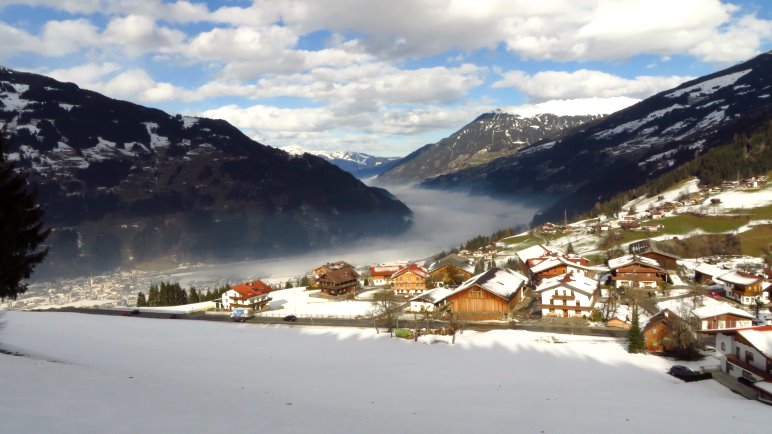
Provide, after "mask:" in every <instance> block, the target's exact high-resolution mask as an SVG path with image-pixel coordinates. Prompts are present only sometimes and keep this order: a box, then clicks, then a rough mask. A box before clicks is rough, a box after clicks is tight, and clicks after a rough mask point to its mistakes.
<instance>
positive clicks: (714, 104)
mask: <svg viewBox="0 0 772 434" xmlns="http://www.w3.org/2000/svg"><path fill="white" fill-rule="evenodd" d="M771 94H772V52H767V53H765V54H762V55H759V56H757V57H755V58H753V59H751V60H749V61H747V62H744V63H742V64H739V65H736V66H733V67H731V68H728V69H725V70H723V71H719V72H716V73H714V74H710V75H707V76H704V77H701V78H698V79H695V80H692V81H689V82H687V83H684V84H682V85H680V86H678V87H676V88H674V89H671V90H667V91H664V92H661V93H659V94H657V95H654V96H652V97H650V98H647V99H645V100H643V101H641V102H639V103H638V104H635V105H633V106H631V107H628V108H626V109H624V110H621V111H619V112H616V113H614V114H611V115H609V116H607V117H605V118H603V119H600V120H599V121H597V122H593V123H589V124H587V125H586V126H584V127H581V128H579V129H577V130H574V131H573V132H571V133H570V134H567V135H566V136H564V137H562V138H560V139H558V140H551V141H547V140H543V141H541V142H539V143H536V144H533V145H530V146H528V147H526V148H524V149H523V150H521V151H520V152H519V153H518V154H516V155H514V156H511V157H504V158H500V159H498V160H494V161H492V162H490V163H488V164H485V165H481V166H477V167H473V168H469V169H465V170H461V171H458V172H455V173H453V174H451V175H440V176H438V177H435V178H433V179H430V180H427V181H425V182H424V183H423V184H422V186H423V187H428V188H441V189H459V188H463V189H465V190H469V191H472V192H475V193H480V194H490V195H497V196H516V195H519V194H523V193H533V192H538V193H551V194H554V195H556V196H557V197H559V198H560V199H559V200H558V202H557V203H556V204H555V205H554V206H553V207H552V208H550V209H547V210H546V211H545V212H544V213H542V214H541V215H539V216H537V217H536V219H535V222H540V221H544V220H550V219H552V220H554V219H559V218H562V217H563V215H564V210H565V211H567V212H568V214H570V215H577V214H579V213H582V212H584V211H588V210H589V209H591V208H592V207H593V205H594V204H595V203H596V202H598V201H602V200H606V199H608V198H610V197H612V196H614V195H615V194H617V193H619V192H622V191H626V190H629V189H631V188H635V187H638V186H641V185H643V184H645V183H646V182H648V181H649V180H652V179H655V178H657V177H658V176H661V175H662V174H664V173H668V172H669V171H671V170H673V169H674V168H677V167H679V166H680V165H682V164H684V163H686V162H689V161H691V160H693V159H694V158H695V157H696V156H698V155H702V154H704V153H705V152H707V151H708V150H710V149H712V148H715V147H719V146H723V145H726V144H728V143H729V142H730V141H731V139H732V138H733V137H734V136H735V135H736V134H740V133H748V132H750V131H752V130H754V129H756V128H759V127H760V126H763V125H764V123H765V122H767V121H768V120H769V119H770V116H771V115H770V112H771V111H772V104H770V101H772V98H770V95H771Z"/></svg>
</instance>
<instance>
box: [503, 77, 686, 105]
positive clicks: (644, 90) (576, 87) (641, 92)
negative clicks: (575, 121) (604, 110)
mask: <svg viewBox="0 0 772 434" xmlns="http://www.w3.org/2000/svg"><path fill="white" fill-rule="evenodd" d="M693 78H694V77H681V76H670V77H658V76H638V77H635V78H634V79H627V78H623V77H620V76H617V75H613V74H609V73H606V72H602V71H592V70H587V69H580V70H578V71H573V72H567V71H541V72H537V73H536V74H533V75H529V74H528V73H526V72H524V71H509V72H506V73H505V74H504V76H503V77H502V79H501V80H498V81H496V82H495V83H493V84H492V87H494V88H505V87H509V88H514V89H517V90H519V91H520V92H522V93H523V94H524V95H526V96H527V97H528V98H529V100H530V101H535V102H538V101H546V100H552V99H576V98H589V97H603V98H608V97H615V96H628V97H635V98H647V97H649V96H651V95H654V94H655V93H658V92H661V91H663V90H667V89H670V88H673V87H676V86H678V85H679V84H681V83H684V82H686V81H689V80H691V79H693Z"/></svg>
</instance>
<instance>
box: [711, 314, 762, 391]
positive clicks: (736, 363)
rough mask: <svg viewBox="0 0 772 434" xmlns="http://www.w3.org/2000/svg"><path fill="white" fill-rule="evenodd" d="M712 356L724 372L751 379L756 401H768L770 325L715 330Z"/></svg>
mask: <svg viewBox="0 0 772 434" xmlns="http://www.w3.org/2000/svg"><path fill="white" fill-rule="evenodd" d="M716 355H717V356H718V358H719V360H721V369H722V370H723V371H724V372H726V373H727V374H729V375H730V376H732V377H735V378H740V377H744V378H745V379H746V380H747V381H749V382H752V386H751V387H753V388H754V389H755V390H756V392H757V393H758V399H759V401H762V402H764V403H766V404H772V326H761V327H749V328H742V329H736V330H721V331H719V332H717V333H716Z"/></svg>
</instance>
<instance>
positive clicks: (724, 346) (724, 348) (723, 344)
mask: <svg viewBox="0 0 772 434" xmlns="http://www.w3.org/2000/svg"><path fill="white" fill-rule="evenodd" d="M721 351H722V352H726V342H721Z"/></svg>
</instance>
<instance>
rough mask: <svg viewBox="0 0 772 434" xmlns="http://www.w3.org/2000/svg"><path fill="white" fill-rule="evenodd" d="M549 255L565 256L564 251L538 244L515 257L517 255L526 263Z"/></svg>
mask: <svg viewBox="0 0 772 434" xmlns="http://www.w3.org/2000/svg"><path fill="white" fill-rule="evenodd" d="M549 254H561V255H562V254H563V252H562V251H560V250H558V249H556V248H554V247H550V246H545V245H544V244H537V245H535V246H531V247H528V248H526V249H523V250H519V251H518V252H517V253H515V255H517V258H518V259H520V262H522V263H524V264H525V263H526V262H527V261H528V260H529V259H533V258H538V257H539V256H545V255H549Z"/></svg>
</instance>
